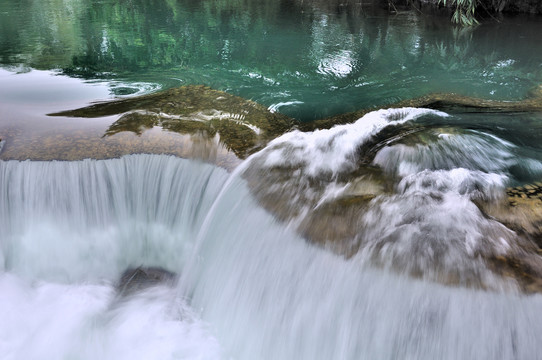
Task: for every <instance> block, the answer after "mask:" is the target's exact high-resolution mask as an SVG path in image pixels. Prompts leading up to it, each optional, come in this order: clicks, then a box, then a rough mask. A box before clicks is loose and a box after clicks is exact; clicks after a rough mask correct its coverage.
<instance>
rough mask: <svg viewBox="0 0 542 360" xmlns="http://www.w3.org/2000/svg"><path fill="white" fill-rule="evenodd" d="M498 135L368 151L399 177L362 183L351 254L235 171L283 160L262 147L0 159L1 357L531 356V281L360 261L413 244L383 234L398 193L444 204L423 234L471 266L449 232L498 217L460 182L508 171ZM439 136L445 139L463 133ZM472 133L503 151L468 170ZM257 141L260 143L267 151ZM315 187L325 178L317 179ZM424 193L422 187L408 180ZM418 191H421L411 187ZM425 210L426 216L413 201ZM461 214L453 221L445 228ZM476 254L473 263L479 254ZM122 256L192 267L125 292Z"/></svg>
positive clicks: (499, 179)
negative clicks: (487, 281)
mask: <svg viewBox="0 0 542 360" xmlns="http://www.w3.org/2000/svg"><path fill="white" fill-rule="evenodd" d="M405 111H406V113H405V114H406V115H404V117H402V118H401V119H399V120H397V119H389V120H390V121H399V123H402V122H403V121H402V120H404V121H405V122H406V121H412V120H415V118H414V117H409V114H408V110H405ZM388 115H389V114H388ZM371 116H374V114H373V115H371ZM405 119H406V120H405ZM385 127H386V124H384V125H383V126H382V127H380V128H378V129H376V130H375V128H374V127H372V128H371V129H370V131H372V132H373V133H376V132H379V131H380V129H381V128H385ZM349 129H351V130H352V132H350V130H349ZM356 132H357V134H358V135H359V136H358V137H356V135H355V134H356ZM328 134H330V136H332V137H334V136H341V139H343V140H344V141H346V140H345V139H353V140H352V141H354V143H356V144H358V145H359V143H360V142H361V143H363V142H364V141H367V139H368V138H369V136H366V135H367V134H365V133H362V132H361V131H360V130H359V128H358V129H356V128H355V127H352V128H348V127H345V128H340V129H335V130H333V131H330V132H329V133H328ZM471 135H472V134H467V136H466V137H465V138H466V139H469V136H471ZM317 136H319V137H320V138H321V139H322V141H323V142H322V143H328V144H331V145H333V146H339V144H340V142H333V141H327V142H326V141H325V139H323V138H322V136H323V133H319V134H317ZM288 137H292V138H294V139H295V141H297V142H299V137H297V138H296V136H295V134H294V135H292V134H289V135H286V138H283V139H278V140H277V141H276V142H275V143H274V144H281V142H283V143H282V144H284V141H288ZM441 138H442V139H443V140H446V137H441ZM360 139H361V140H360ZM462 139H463V138H462ZM476 139H477V140H476V141H475V140H473V142H472V143H474V144H481V143H480V141H481V142H482V143H483V141H485V140H487V141H489V140H488V139H490V136H489V135H488V136H486V135H482V137H481V139H482V140H480V137H477V138H476ZM484 139H485V140H484ZM341 141H342V140H341ZM477 141H478V142H477ZM459 143H461V142H459ZM497 143H498V141H497V142H491V144H489V145H487V146H486V145H483V144H482V145H476V146H477V149H478V150H479V152H481V154H480V156H479V157H478V159H479V160H477V161H471V162H467V163H465V162H461V160H460V159H459V157H458V159H456V160H457V161H458V163H453V162H452V163H450V162H444V163H446V164H449V166H448V167H444V168H443V166H440V165H438V164H439V161H441V159H440V158H438V157H435V158H434V159H433V158H429V157H428V156H422V157H421V160H420V161H419V163H424V164H425V163H427V164H432V165H434V166H433V168H431V167H428V166H425V165H424V166H418V165H416V164H418V163H416V164H414V165H412V164H413V163H415V161H414V160H415V159H414V157H413V155H412V154H411V152H410V150H411V149H405V148H403V145H393V146H390V147H386V148H384V149H382V150H378V151H377V154H376V156H375V157H374V162H375V163H377V162H382V163H383V164H388V165H389V164H390V161H387V160H386V158H389V159H394V160H393V161H394V162H395V163H396V166H395V167H391V168H389V169H385V171H386V172H388V173H390V174H393V176H395V177H396V183H395V185H394V191H395V192H394V193H392V194H382V195H379V196H377V197H376V198H375V199H373V200H372V202H371V206H372V207H371V209H370V211H368V212H367V214H366V215H365V217H364V218H363V219H362V220H363V221H362V222H365V225H364V226H365V227H364V228H363V229H364V230H363V232H362V234H363V235H364V237H366V238H367V239H369V238H370V239H369V240H371V239H373V240H374V241H375V243H369V245H367V246H365V245H363V246H365V247H362V248H361V250H360V251H359V252H358V253H356V254H354V255H353V256H351V257H345V256H342V255H341V254H336V253H334V252H332V251H329V249H327V248H325V247H323V246H316V245H315V244H313V243H311V242H310V241H307V239H306V238H304V237H302V235H301V234H300V233H299V232H298V231H297V229H296V226H295V225H296V223H295V222H289V221H285V220H284V219H280V217H279V216H277V215H276V214H274V213H273V212H272V211H271V210H270V209H267V208H265V207H263V206H262V205H261V204H260V203H259V201H258V198H257V197H256V196H254V194H253V192H252V191H253V188H251V185H250V186H249V181H247V180H245V179H244V178H243V172H244V171H249V170H250V169H251V168H252V167H253V166H256V168H252V170H253V174H254V173H259V174H260V176H261V178H262V181H263V180H265V179H264V178H265V177H266V176H268V175H269V173H268V172H266V171H265V166H266V165H265V164H267V165H269V166H275V167H276V166H277V164H278V163H279V162H280V158H278V157H275V156H274V155H273V150H272V147H271V148H268V149H267V150H265V151H264V152H262V153H260V154H257V155H255V156H254V157H252V158H250V159H249V160H248V161H247V162H246V163H245V164H244V165H243V168H241V170H242V171H238V172H236V173H234V174H228V173H227V172H226V171H225V170H223V169H220V168H217V167H214V166H212V165H208V164H203V163H200V162H196V161H191V160H185V159H178V158H175V157H172V156H165V155H130V156H125V157H122V158H120V159H111V160H84V161H77V162H55V161H53V162H32V161H24V162H19V161H1V162H0V229H1V230H0V231H1V237H0V239H1V240H0V318H1V319H2V321H1V323H0V358H1V359H9V360H12V359H13V360H15V359H17V360H19V359H44V358H47V359H68V358H69V359H97V358H99V359H131V360H133V359H311V360H314V359H516V358H517V359H534V358H537V357H539V353H540V350H541V349H542V346H541V345H540V341H539V336H538V334H540V333H542V315H541V314H540V311H539V309H540V307H541V306H542V296H541V295H539V294H533V295H525V294H521V293H518V292H517V291H515V290H514V288H513V287H512V288H508V287H503V288H502V289H501V288H498V287H497V288H495V290H489V291H488V290H483V289H479V288H469V287H463V286H455V285H454V286H448V285H445V284H443V283H441V282H438V281H434V279H431V278H429V279H427V278H424V277H412V276H409V275H408V274H407V273H406V272H401V271H393V270H392V269H390V268H388V267H386V266H375V265H374V263H373V262H371V261H369V260H370V259H372V258H374V255H375V253H374V252H372V251H370V250H371V249H372V248H371V246H372V245H371V244H373V245H374V246H375V247H378V246H379V245H378V244H379V243H380V244H382V243H384V245H383V246H382V247H379V249H382V248H385V247H386V246H387V248H388V250H389V252H387V253H386V252H381V253H378V254H379V255H383V254H384V255H385V254H392V255H393V254H398V253H400V252H401V249H403V250H405V251H406V254H408V256H405V257H404V258H408V257H412V256H422V255H420V254H421V253H418V252H416V251H415V249H414V246H412V247H411V248H409V244H413V242H412V241H414V243H415V244H417V246H416V248H417V247H420V246H422V243H421V242H420V240H419V239H418V240H417V239H416V234H419V233H420V232H419V231H418V230H416V231H413V232H410V233H407V234H408V236H406V235H405V236H403V237H401V236H399V237H397V238H395V240H396V241H395V242H393V243H390V244H385V241H384V240H382V239H384V237H383V236H382V232H386V231H389V232H390V233H394V232H396V233H398V234H399V235H401V234H403V235H404V234H405V232H403V231H402V229H403V227H402V226H404V225H405V221H407V220H405V219H406V216H405V214H406V212H407V210H408V212H409V213H414V214H415V216H414V217H415V218H416V221H415V223H413V224H415V225H416V226H418V227H419V229H427V228H429V229H432V230H431V231H435V232H437V231H438V229H439V228H440V227H439V226H438V221H441V220H440V219H441V215H442V214H448V213H449V212H450V211H451V210H453V214H454V216H455V217H453V218H451V219H450V220H449V225H447V226H448V227H447V228H445V229H444V230H443V231H442V233H440V234H441V235H442V236H439V237H435V238H432V237H420V239H423V240H424V241H426V242H427V241H437V240H438V241H437V242H436V244H437V245H438V246H441V245H443V244H446V246H448V248H446V249H448V250H447V251H449V252H450V253H452V254H453V256H455V257H452V259H454V266H457V267H459V268H463V267H465V268H467V269H468V268H469V267H468V266H469V264H468V263H467V262H468V261H470V260H469V259H470V258H469V257H468V256H467V255H468V254H467V255H465V254H466V253H465V251H463V249H464V248H465V246H466V244H467V245H468V242H467V243H466V242H464V241H463V240H465V239H466V240H469V239H470V240H472V239H474V240H473V241H478V240H477V239H478V238H477V235H476V234H475V233H476V232H478V231H483V230H484V229H489V228H493V227H494V225H495V223H492V222H491V221H492V220H489V219H485V218H478V216H481V215H480V213H479V211H478V210H477V209H476V208H475V207H474V206H473V205H472V202H471V201H470V200H471V198H472V197H473V196H475V195H473V194H478V195H479V193H480V192H482V193H483V194H482V195H483V196H491V195H492V194H493V193H494V192H495V191H496V190H495V189H497V190H498V189H501V190H502V188H503V187H504V186H505V182H506V181H507V179H508V176H509V174H508V173H507V170H506V169H507V167H508V166H510V163H511V162H512V158H513V156H510V155H509V154H508V153H506V154H505V153H504V152H505V151H509V152H510V153H512V154H513V149H512V147H511V146H510V144H507V143H502V144H501V145H502V147H499V146H500V145H498V144H497ZM447 144H451V145H447V146H448V147H446V146H445V147H444V151H448V150H447V149H449V147H450V146H463V145H454V144H457V142H456V143H454V142H448V143H447ZM484 144H485V143H484ZM298 145H299V143H298ZM358 145H356V146H351V144H344V146H345V148H348V149H353V150H349V151H350V153H349V154H346V153H344V152H343V154H344V156H343V157H342V159H344V161H345V162H347V164H346V166H343V165H345V164H340V163H334V164H331V165H332V166H333V168H332V171H342V170H341V169H345V168H351V167H352V166H353V165H352V164H353V163H355V158H353V155H352V154H353V153H355V151H356V150H355V149H356V148H357V147H358ZM271 146H274V145H273V144H272V145H271ZM333 146H332V147H331V148H333ZM394 146H395V147H394ZM285 148H286V147H285V146H283V145H281V147H280V149H279V150H280V151H284V149H285ZM299 148H300V147H299V146H297V149H299ZM480 149H482V150H480ZM484 149H486V150H487V151H489V152H491V151H498V152H500V153H501V154H504V155H502V156H501V157H500V158H499V159H502V161H499V162H496V163H495V164H494V165H493V166H491V167H490V166H487V167H486V168H485V169H480V166H481V165H480V164H482V163H484V164H486V163H485V162H484V161H483V159H484V156H485V155H484V154H482V153H483V152H484V151H486V150H484ZM335 150H336V149H335ZM335 150H333V151H335ZM266 151H267V154H271V156H273V157H271V158H266V156H267V155H265V154H266ZM318 151H326V149H324V148H322V147H319V148H318ZM433 153H434V152H433ZM405 154H406V155H405ZM460 155H461V156H464V155H465V154H464V153H461V154H460ZM262 156H263V158H262ZM283 156H288V153H287V152H284V154H283ZM285 160H292V159H285ZM317 160H321V158H319V159H317ZM305 161H306V158H305ZM405 162H409V163H410V164H409V165H408V166H404V164H405ZM262 164H264V165H262ZM290 164H291V162H290ZM401 164H402V165H403V166H402V165H401ZM465 164H467V165H468V166H467V165H465ZM306 165H307V169H309V170H307V172H306V173H303V171H300V172H299V171H298V173H297V175H299V176H300V177H302V176H305V175H306V176H314V174H315V173H316V172H318V171H320V170H321V169H322V168H323V166H324V165H325V164H324V163H319V165H318V166H312V165H311V164H308V163H307V164H306ZM462 165H465V166H462ZM401 166H402V167H401ZM254 169H256V170H257V171H256V170H254ZM397 169H401V170H400V171H399V170H397ZM405 169H407V170H408V171H406V170H405ZM297 170H299V169H297ZM297 170H296V171H297ZM324 172H325V171H324ZM245 174H246V173H245ZM253 174H252V175H253ZM326 176H327V175H326ZM325 178H326V179H328V180H329V181H331V182H333V181H335V182H339V180H338V178H336V177H331V178H329V177H325ZM330 179H331V180H330ZM250 181H254V179H251V180H250ZM279 185H280V184H277V186H276V187H275V189H279V190H280V186H279ZM293 185H295V183H294V184H293ZM286 186H292V184H291V183H286ZM324 188H325V189H326V190H325V191H324V193H325V192H326V191H328V190H329V186H327V185H326V186H324ZM481 189H482V190H481ZM484 189H487V190H484ZM299 190H300V191H301V190H303V189H302V188H300V189H299ZM309 190H310V189H309ZM424 192H425V193H426V194H430V193H431V194H433V197H434V198H435V199H433V197H431V196H429V195H427V196H425V195H424V196H425V197H424V196H421V195H420V194H422V195H423V194H424ZM435 192H440V195H439V196H441V198H439V196H435V195H434V193H435ZM320 195H322V196H324V198H325V196H326V195H325V194H320ZM420 196H421V197H422V198H423V199H425V200H424V201H422V202H420V203H416V202H414V201H413V199H417V198H418V197H420ZM476 196H477V195H476ZM431 199H433V200H434V202H431V201H433V200H431ZM439 199H440V200H439ZM320 200H321V199H319V200H318V201H320ZM318 201H316V202H318ZM407 205H408V206H410V208H409V207H408V206H407ZM424 206H425V207H424ZM405 209H406V210H405ZM427 212H430V213H431V214H430V215H431V216H429V215H428V216H422V215H423V214H422V213H427ZM394 214H397V216H396V217H394ZM471 218H474V220H473V221H472V222H469V221H464V220H465V219H467V220H468V219H471ZM378 221H380V222H378ZM459 222H461V224H462V227H461V228H460V231H457V232H455V233H454V229H456V228H455V227H454V226H455V225H457V224H458V223H459ZM367 224H374V226H372V227H371V226H368V225H367ZM386 224H387V225H386ZM469 231H470V233H469ZM465 233H466V234H467V235H468V236H463V235H464V234H465ZM510 233H511V232H510V231H509V230H506V229H503V230H502V232H501V233H499V234H500V235H499V236H501V235H502V234H504V235H503V236H504V238H502V239H501V240H502V241H503V243H498V244H497V243H495V244H494V243H492V242H488V243H483V242H480V243H476V246H489V247H491V246H495V248H499V246H505V245H506V244H507V242H508V241H510V239H511V238H507V237H506V236H512V235H510ZM446 234H448V235H449V234H452V235H453V236H455V237H454V239H455V242H452V243H448V242H447V241H446V240H447V238H445V237H443V236H444V235H446ZM462 236H463V237H462ZM495 236H496V237H498V236H497V235H495ZM501 237H502V236H501ZM385 239H387V240H386V241H389V239H390V237H387V238H385ZM435 239H436V240H435ZM369 240H367V241H369ZM410 240H412V241H410ZM466 240H465V241H466ZM415 241H418V242H417V243H416V242H415ZM439 241H440V242H439ZM375 244H376V245H375ZM428 246H429V245H428ZM435 246H436V245H435ZM429 247H431V246H429ZM435 248H437V247H435ZM390 249H391V250H390ZM458 249H460V250H458ZM393 256H397V255H393ZM422 260H423V258H422ZM412 261H413V262H412V263H416V261H417V260H416V259H414V260H412ZM473 261H475V260H473ZM476 264H477V265H476V266H475V267H474V268H475V270H476V271H478V270H480V268H481V267H483V266H484V264H483V262H478V263H476ZM134 266H155V267H161V268H164V269H166V270H168V271H172V272H175V273H177V274H178V275H179V276H181V277H182V276H183V275H184V276H187V277H189V279H187V281H186V282H184V281H183V283H182V284H180V285H179V286H177V287H175V286H174V287H171V286H168V285H167V284H162V285H157V286H155V287H152V288H149V289H146V290H143V291H141V292H140V293H137V294H135V295H133V296H130V297H126V298H123V297H121V296H119V294H118V293H117V290H116V283H117V281H118V279H119V277H120V275H121V273H122V272H123V271H124V270H125V269H126V268H129V267H134Z"/></svg>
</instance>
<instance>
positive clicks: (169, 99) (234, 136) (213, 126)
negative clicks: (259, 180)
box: [49, 85, 294, 158]
mask: <svg viewBox="0 0 542 360" xmlns="http://www.w3.org/2000/svg"><path fill="white" fill-rule="evenodd" d="M117 114H121V116H120V118H118V119H117V120H116V121H115V123H113V124H112V125H111V126H110V127H109V129H108V130H107V131H106V132H105V134H104V136H106V137H107V136H111V135H114V134H117V133H119V132H123V131H129V132H133V133H135V134H137V135H140V134H142V132H144V131H145V130H147V129H150V128H153V127H161V128H162V129H164V130H167V131H171V132H176V133H180V134H194V133H201V134H205V136H208V137H209V138H213V137H214V136H215V135H217V134H218V135H219V138H220V141H221V142H222V143H223V144H224V145H225V146H226V147H227V148H228V149H229V150H231V151H233V152H234V153H235V154H236V155H237V156H238V157H239V158H245V157H246V156H248V155H249V154H251V153H253V152H255V151H256V150H258V149H260V148H262V147H263V146H264V145H265V144H266V143H267V141H269V140H270V139H272V138H274V137H276V136H278V135H280V134H282V133H284V132H286V131H287V130H289V129H291V128H292V126H293V125H294V121H293V120H292V119H291V118H289V117H287V116H285V115H282V114H279V113H273V112H271V111H269V110H268V109H267V108H265V107H264V106H263V105H260V104H257V103H255V102H253V101H250V100H246V99H242V98H240V97H237V96H234V95H230V94H228V93H225V92H222V91H218V90H213V89H211V88H209V87H206V86H202V85H188V86H182V87H179V88H173V89H169V90H165V91H162V92H158V93H153V94H149V95H143V96H138V97H133V98H127V99H122V100H116V101H110V102H104V103H96V104H93V105H91V106H88V107H84V108H80V109H76V110H69V111H62V112H57V113H52V114H49V115H50V116H65V117H84V118H93V117H103V116H110V115H117Z"/></svg>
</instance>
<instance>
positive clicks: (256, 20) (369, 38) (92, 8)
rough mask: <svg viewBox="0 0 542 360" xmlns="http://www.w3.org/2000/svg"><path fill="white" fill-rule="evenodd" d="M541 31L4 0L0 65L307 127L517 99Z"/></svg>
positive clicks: (277, 4)
mask: <svg viewBox="0 0 542 360" xmlns="http://www.w3.org/2000/svg"><path fill="white" fill-rule="evenodd" d="M422 11H423V10H422ZM541 30H542V22H541V21H540V18H536V17H514V18H507V19H503V21H502V22H500V23H497V22H495V21H491V23H485V24H482V25H481V26H479V27H477V28H476V29H473V30H461V29H458V28H454V27H452V26H450V24H449V21H448V19H447V17H438V16H437V17H433V16H425V15H424V14H421V13H419V12H418V11H415V10H411V11H400V12H399V13H397V14H390V13H389V12H388V10H387V9H382V8H380V7H378V6H374V5H370V4H365V3H360V4H354V3H351V2H346V3H345V4H341V3H340V2H338V1H329V2H328V1H301V0H281V1H277V0H265V1H256V0H245V1H226V0H220V1H192V0H180V1H171V0H169V1H159V2H156V1H150V0H132V1H113V0H104V1H100V2H94V1H88V0H85V1H71V0H43V1H37V0H25V1H18V0H17V1H15V0H5V1H3V2H2V4H0V63H1V64H2V65H3V66H4V67H17V68H18V69H19V70H20V69H21V67H22V69H24V68H25V67H31V68H37V69H43V70H48V69H62V72H63V73H65V74H69V75H71V76H79V77H83V78H85V79H90V78H100V79H115V80H123V81H126V82H136V81H137V82H150V83H154V84H158V85H159V86H160V87H162V88H169V87H175V86H178V85H183V84H204V85H208V86H211V87H213V88H215V89H218V90H225V91H227V92H229V93H232V94H235V95H239V96H241V97H244V98H248V99H252V100H255V101H257V102H259V103H261V104H264V105H266V106H271V107H273V109H276V110H278V111H281V112H283V113H285V114H287V115H290V116H293V117H296V118H298V119H300V120H314V119H318V118H323V117H326V116H331V115H334V114H338V113H343V112H348V111H355V110H357V109H359V108H364V107H368V106H372V105H378V106H385V105H387V104H391V103H394V102H396V101H398V100H404V99H408V98H411V97H415V96H420V95H424V94H427V93H430V92H458V93H461V94H464V95H472V96H479V97H483V98H493V99H518V98H522V97H523V96H525V94H526V91H527V90H528V89H530V88H531V87H533V86H534V85H536V84H538V83H540V82H542V54H541V53H540V52H539V51H538V52H537V51H534V49H537V48H538V46H539V41H538V35H539V34H540V32H541ZM112 93H113V94H116V95H124V94H129V93H130V90H129V89H128V90H127V89H123V88H116V89H113V90H112Z"/></svg>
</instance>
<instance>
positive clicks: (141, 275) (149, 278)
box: [117, 266, 177, 296]
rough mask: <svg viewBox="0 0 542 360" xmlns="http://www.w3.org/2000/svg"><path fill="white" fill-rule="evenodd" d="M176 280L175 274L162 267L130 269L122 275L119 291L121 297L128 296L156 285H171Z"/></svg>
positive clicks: (118, 286)
mask: <svg viewBox="0 0 542 360" xmlns="http://www.w3.org/2000/svg"><path fill="white" fill-rule="evenodd" d="M176 278H177V276H176V275H175V273H172V272H170V271H168V270H165V269H163V268H160V267H143V266H140V267H137V268H129V269H127V270H126V271H124V272H123V273H122V275H121V277H120V280H119V283H118V285H117V291H118V293H119V295H121V296H126V295H130V294H133V293H136V292H138V291H141V290H144V289H146V288H149V287H151V286H155V285H160V284H165V285H171V284H173V283H174V282H175V280H176Z"/></svg>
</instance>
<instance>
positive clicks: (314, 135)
mask: <svg viewBox="0 0 542 360" xmlns="http://www.w3.org/2000/svg"><path fill="white" fill-rule="evenodd" d="M429 114H431V115H437V116H448V115H447V114H445V113H443V112H440V111H435V110H429V109H419V108H401V109H388V110H378V111H373V112H371V113H368V114H366V115H365V116H363V117H362V118H360V119H359V120H357V121H356V122H355V123H353V124H348V125H339V126H335V127H333V128H331V129H326V130H316V131H314V132H308V133H307V132H301V131H292V132H289V133H286V134H284V135H282V136H281V137H279V138H277V139H275V140H273V141H272V142H270V143H269V145H268V146H267V147H266V148H265V149H264V150H263V151H261V152H260V153H259V154H258V155H257V156H255V157H254V158H255V159H258V158H260V159H262V158H263V159H264V166H265V167H268V168H271V167H276V166H279V167H299V168H302V169H303V173H304V174H305V175H308V176H313V177H316V176H318V175H322V174H332V175H337V174H338V173H339V172H341V171H344V170H350V169H352V168H353V167H354V166H355V160H356V150H357V149H359V147H360V146H361V145H363V144H364V143H365V142H366V141H367V140H369V139H370V138H371V137H372V136H374V135H376V134H377V133H378V132H380V131H381V130H382V129H384V128H385V127H387V126H392V125H398V124H402V123H405V122H407V121H411V120H414V119H416V118H418V117H420V116H424V115H429Z"/></svg>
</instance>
